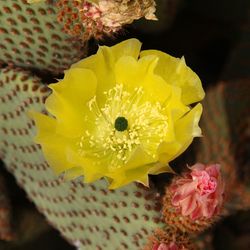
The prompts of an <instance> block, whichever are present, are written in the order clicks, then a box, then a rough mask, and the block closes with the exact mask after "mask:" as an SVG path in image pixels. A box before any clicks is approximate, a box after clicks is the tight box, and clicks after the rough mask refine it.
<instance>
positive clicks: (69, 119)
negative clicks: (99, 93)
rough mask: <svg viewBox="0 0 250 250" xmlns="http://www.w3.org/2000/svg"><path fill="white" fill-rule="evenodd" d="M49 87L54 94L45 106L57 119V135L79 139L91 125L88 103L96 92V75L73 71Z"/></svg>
mask: <svg viewBox="0 0 250 250" xmlns="http://www.w3.org/2000/svg"><path fill="white" fill-rule="evenodd" d="M49 87H50V88H51V89H52V90H53V93H52V94H51V95H50V96H49V97H48V98H47V100H46V103H45V106H46V108H47V110H48V111H49V112H50V113H51V114H52V115H54V116H55V117H56V118H57V121H58V126H57V129H56V131H57V133H59V134H62V135H66V136H67V137H72V138H74V137H78V136H79V135H80V134H81V133H82V131H83V129H84V128H85V129H87V128H89V125H90V124H89V123H88V121H86V119H85V117H86V116H87V115H88V116H91V112H90V111H89V108H88V106H87V102H88V101H89V100H90V99H91V98H92V97H93V96H94V95H95V92H96V78H95V75H94V74H93V72H92V71H90V70H87V69H77V68H76V69H71V70H69V71H66V72H65V77H64V79H63V80H62V81H60V82H59V83H56V84H51V85H49Z"/></svg>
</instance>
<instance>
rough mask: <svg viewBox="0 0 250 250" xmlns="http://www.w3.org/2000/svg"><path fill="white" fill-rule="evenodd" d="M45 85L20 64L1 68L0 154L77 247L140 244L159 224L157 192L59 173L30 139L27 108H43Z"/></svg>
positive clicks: (118, 247)
mask: <svg viewBox="0 0 250 250" xmlns="http://www.w3.org/2000/svg"><path fill="white" fill-rule="evenodd" d="M48 93H49V92H48V88H47V87H46V86H43V85H42V82H41V80H40V79H39V78H37V77H35V76H32V75H30V74H29V73H25V72H23V71H21V70H19V69H9V68H8V69H2V70H0V115H1V119H0V138H1V140H0V157H1V158H2V159H3V161H4V163H5V164H6V167H7V169H8V170H9V171H10V172H11V173H13V175H14V176H15V177H16V179H17V182H18V183H19V184H20V186H22V187H23V188H24V190H25V191H26V192H27V194H28V196H29V197H30V199H31V200H32V201H34V203H35V204H36V206H37V208H38V209H39V210H40V211H41V212H42V213H43V214H44V215H45V216H46V218H47V219H48V221H49V222H50V223H51V224H52V225H53V226H54V227H55V228H57V229H58V230H59V231H60V232H61V234H62V235H63V236H64V237H65V238H66V239H68V240H69V241H70V242H72V244H74V245H75V246H77V247H78V248H79V249H84V250H93V249H104V250H105V249H106V250H110V249H114V250H122V249H130V250H133V249H142V248H143V246H144V245H145V244H146V242H147V238H148V236H149V235H151V234H152V232H153V231H154V229H155V228H157V227H161V218H160V212H159V210H160V207H159V204H158V201H159V200H158V195H157V193H156V191H155V190H154V189H153V188H151V189H145V188H143V187H142V186H140V185H136V184H133V183H132V184H130V185H128V186H126V187H124V188H121V189H118V190H115V191H113V190H108V189H107V184H106V182H105V181H103V180H101V181H98V182H95V183H93V184H83V183H82V182H81V181H80V180H75V181H71V182H69V181H65V180H64V179H63V176H60V177H57V176H55V174H54V173H53V172H52V170H51V168H50V167H49V166H48V165H47V163H46V161H45V160H44V157H43V154H42V152H41V150H40V146H39V145H36V144H35V143H34V142H33V140H32V138H33V136H34V134H35V128H34V124H33V122H32V120H31V119H29V118H28V116H27V112H28V111H29V110H32V109H34V110H38V111H39V110H40V111H43V105H42V104H43V102H44V99H45V97H46V96H47V94H48Z"/></svg>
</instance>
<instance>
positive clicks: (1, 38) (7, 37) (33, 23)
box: [0, 0, 84, 74]
mask: <svg viewBox="0 0 250 250" xmlns="http://www.w3.org/2000/svg"><path fill="white" fill-rule="evenodd" d="M57 11H58V9H57V7H56V6H54V5H52V4H48V3H45V2H40V3H36V4H28V3H26V0H11V1H10V0H1V1H0V64H1V63H2V64H6V63H7V64H11V65H12V64H14V65H17V66H21V67H25V68H27V67H29V68H36V69H39V70H44V69H45V70H49V71H51V72H52V73H54V74H57V73H60V72H62V71H63V70H64V69H67V68H68V67H69V66H70V65H71V64H72V63H74V62H76V61H78V60H79V59H80V58H82V57H83V56H84V45H83V42H82V41H81V42H80V41H79V40H76V39H73V38H72V37H70V36H69V35H67V34H66V33H64V32H63V31H62V29H63V26H62V24H59V23H58V22H57Z"/></svg>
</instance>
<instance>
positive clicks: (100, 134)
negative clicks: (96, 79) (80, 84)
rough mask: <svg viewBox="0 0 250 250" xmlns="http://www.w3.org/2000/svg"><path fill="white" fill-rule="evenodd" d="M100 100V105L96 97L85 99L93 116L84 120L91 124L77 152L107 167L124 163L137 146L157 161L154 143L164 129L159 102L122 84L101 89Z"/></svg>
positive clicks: (165, 124)
mask: <svg viewBox="0 0 250 250" xmlns="http://www.w3.org/2000/svg"><path fill="white" fill-rule="evenodd" d="M103 99H104V100H105V102H104V104H102V106H100V105H99V103H98V101H97V97H96V96H95V97H93V98H92V99H91V100H90V101H89V102H88V107H89V110H90V112H91V114H92V115H93V116H92V115H91V118H89V117H88V116H87V115H86V116H85V120H86V122H88V123H91V124H93V126H92V125H91V130H89V131H88V130H87V131H84V133H83V135H82V137H81V138H80V142H79V143H78V146H79V153H80V155H82V156H84V157H91V158H93V157H94V158H96V159H97V160H96V163H97V164H101V165H106V166H108V167H109V168H110V170H112V169H117V168H120V167H122V166H124V164H126V163H127V162H128V161H129V159H130V158H131V156H132V154H133V153H134V152H135V150H136V149H137V148H138V147H139V146H141V148H142V149H143V150H144V151H145V152H146V153H147V154H148V155H150V156H151V157H152V158H154V159H155V160H157V159H156V156H157V149H158V146H159V144H160V143H161V142H162V141H163V140H164V137H165V136H166V134H167V131H168V118H167V116H166V115H165V114H163V112H164V108H162V106H161V104H160V103H158V102H155V103H151V102H149V101H147V100H145V98H144V90H143V89H142V88H141V87H140V88H134V90H133V92H128V91H127V90H125V89H124V86H123V85H122V84H117V85H115V86H114V87H113V88H112V89H110V90H109V91H107V92H105V93H104V98H102V100H103ZM128 121H129V124H128ZM128 125H129V126H128Z"/></svg>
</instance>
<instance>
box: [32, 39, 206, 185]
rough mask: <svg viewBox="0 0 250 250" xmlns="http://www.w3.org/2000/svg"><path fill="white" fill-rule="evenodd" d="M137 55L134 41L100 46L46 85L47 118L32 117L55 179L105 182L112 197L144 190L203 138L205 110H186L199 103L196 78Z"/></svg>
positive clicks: (159, 59)
mask: <svg viewBox="0 0 250 250" xmlns="http://www.w3.org/2000/svg"><path fill="white" fill-rule="evenodd" d="M140 47H141V43H140V42H139V41H138V40H136V39H130V40H127V41H124V42H121V43H119V44H117V45H115V46H113V47H106V46H102V47H100V48H99V50H98V52H97V54H95V55H93V56H90V57H88V58H86V59H83V60H81V61H80V62H78V63H76V64H74V65H72V67H71V68H70V69H69V70H67V71H66V72H65V77H64V79H63V80H60V81H59V82H58V83H56V84H51V85H50V88H51V89H52V90H53V93H52V94H51V95H50V96H49V97H48V98H47V100H46V103H45V106H46V109H47V110H48V111H49V113H50V114H51V115H52V116H46V115H43V114H40V113H35V112H33V113H32V114H31V115H32V117H33V119H34V120H35V123H36V126H37V129H38V134H37V136H36V142H37V143H39V144H41V146H42V149H43V152H44V155H45V157H46V159H47V161H48V163H49V164H50V165H51V167H52V168H53V169H54V170H55V171H56V173H61V172H64V173H65V176H66V177H67V178H68V179H72V178H75V177H77V176H81V175H83V176H84V181H85V182H92V181H95V180H97V179H99V178H101V177H104V176H105V177H107V180H108V181H109V183H111V184H110V188H112V189H113V188H118V187H120V186H123V185H126V184H128V183H130V182H132V181H137V182H141V183H144V184H145V185H148V174H159V173H162V172H169V171H171V168H170V167H169V165H168V163H169V161H171V160H173V159H174V158H176V157H177V156H178V155H180V154H181V153H182V152H183V151H184V150H185V149H186V148H187V147H188V146H189V145H190V143H191V142H192V140H193V137H195V136H200V135H201V130H200V128H199V126H198V122H199V119H200V115H201V112H202V106H201V104H197V105H196V106H194V107H193V108H192V107H191V106H190V104H193V103H195V102H198V101H200V100H201V99H202V98H203V97H204V91H203V89H202V86H201V82H200V80H199V78H198V76H197V75H196V74H195V73H194V72H193V71H192V70H191V69H190V68H188V67H187V66H186V64H185V60H184V58H181V59H178V58H174V57H172V56H169V55H167V54H165V53H163V52H160V51H155V50H146V51H142V52H141V53H140Z"/></svg>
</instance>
